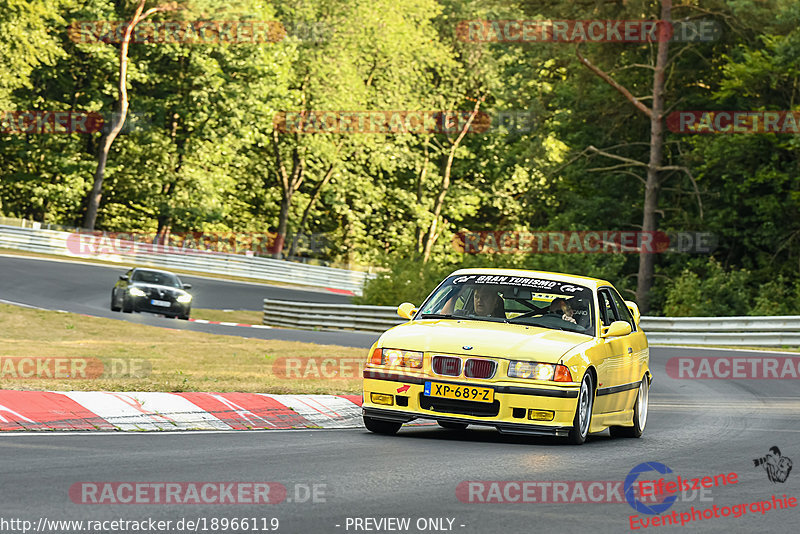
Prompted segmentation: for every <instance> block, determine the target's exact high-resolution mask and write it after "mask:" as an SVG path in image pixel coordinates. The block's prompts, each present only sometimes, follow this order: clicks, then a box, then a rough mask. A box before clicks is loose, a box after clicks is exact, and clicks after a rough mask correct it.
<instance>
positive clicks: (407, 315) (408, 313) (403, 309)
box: [397, 302, 417, 319]
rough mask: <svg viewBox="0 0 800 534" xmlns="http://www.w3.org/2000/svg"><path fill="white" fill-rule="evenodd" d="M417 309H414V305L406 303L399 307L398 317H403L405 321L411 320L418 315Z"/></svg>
mask: <svg viewBox="0 0 800 534" xmlns="http://www.w3.org/2000/svg"><path fill="white" fill-rule="evenodd" d="M416 313H417V308H415V307H414V305H413V304H411V303H410V302H404V303H402V304H401V305H400V306H398V307H397V315H399V316H400V317H402V318H403V319H411V318H412V317H414V315H416Z"/></svg>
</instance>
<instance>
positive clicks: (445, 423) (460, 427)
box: [436, 421, 468, 430]
mask: <svg viewBox="0 0 800 534" xmlns="http://www.w3.org/2000/svg"><path fill="white" fill-rule="evenodd" d="M436 422H437V423H439V426H440V427H442V428H446V429H448V430H465V429H466V428H467V426H468V424H467V423H451V422H449V421H436Z"/></svg>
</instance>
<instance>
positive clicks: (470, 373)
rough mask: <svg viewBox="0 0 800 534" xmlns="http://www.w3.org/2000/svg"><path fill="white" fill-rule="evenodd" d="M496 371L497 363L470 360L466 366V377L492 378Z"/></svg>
mask: <svg viewBox="0 0 800 534" xmlns="http://www.w3.org/2000/svg"><path fill="white" fill-rule="evenodd" d="M495 369H497V363H496V362H493V361H492V360H476V359H474V358H470V359H469V360H467V363H466V364H465V365H464V376H466V377H468V378H491V377H492V375H494V371H495Z"/></svg>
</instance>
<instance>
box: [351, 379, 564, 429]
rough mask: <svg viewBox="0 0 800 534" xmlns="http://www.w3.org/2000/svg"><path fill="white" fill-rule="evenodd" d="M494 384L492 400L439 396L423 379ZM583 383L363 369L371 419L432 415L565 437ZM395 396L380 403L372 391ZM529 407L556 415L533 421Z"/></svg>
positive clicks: (366, 411) (432, 417) (437, 418)
mask: <svg viewBox="0 0 800 534" xmlns="http://www.w3.org/2000/svg"><path fill="white" fill-rule="evenodd" d="M426 381H428V382H436V383H446V384H453V385H469V386H475V387H491V388H492V389H494V402H493V403H480V402H474V401H459V400H454V399H441V398H438V397H430V396H427V395H425V394H424V390H425V382H426ZM578 390H579V386H577V385H576V386H574V387H573V386H570V387H564V386H542V385H538V384H537V385H531V386H525V385H520V384H519V383H518V382H491V383H488V382H487V383H484V382H480V383H477V382H469V383H467V382H462V381H458V380H444V379H441V378H430V377H420V376H410V375H403V374H390V373H384V372H380V371H370V370H365V372H364V404H363V411H364V415H365V416H367V417H372V418H374V419H381V420H386V421H395V422H402V423H407V422H409V421H413V420H415V419H430V420H435V421H441V422H450V423H466V424H474V425H485V426H491V427H495V428H497V430H499V431H500V432H504V433H509V434H532V435H556V436H565V435H567V434H568V433H569V431H570V430H571V429H572V426H573V421H574V418H575V409H576V407H577V403H578ZM372 393H379V394H383V395H391V397H392V404H391V405H385V404H376V403H374V402H372V399H371V394H372ZM531 410H546V411H550V412H553V413H554V416H553V419H552V420H550V421H538V420H532V419H529V414H530V411H531Z"/></svg>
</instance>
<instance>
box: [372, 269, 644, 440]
mask: <svg viewBox="0 0 800 534" xmlns="http://www.w3.org/2000/svg"><path fill="white" fill-rule="evenodd" d="M397 313H398V314H399V315H400V316H401V317H403V318H405V319H408V322H406V323H403V324H401V325H398V326H396V327H394V328H392V329H390V330H388V331H387V332H385V333H384V334H383V335H382V336H381V337H380V339H378V341H377V342H376V343H375V344H374V345H373V346H372V348H371V349H370V352H369V356H368V361H367V364H366V366H365V368H364V404H363V410H364V425H365V426H366V427H367V429H368V430H370V431H372V432H376V433H380V434H394V433H395V432H397V431H398V430H399V429H400V427H401V426H402V425H403V423H407V422H409V421H412V420H414V419H432V420H435V421H436V422H438V423H439V425H441V426H442V427H444V428H449V429H464V428H466V427H467V425H487V426H493V427H495V428H497V430H499V431H500V432H503V433H509V434H530V435H554V436H566V437H568V439H569V441H570V442H572V443H575V444H581V443H583V442H584V441H585V440H586V436H587V435H588V434H589V433H590V432H600V431H602V430H604V429H606V428H609V429H610V432H611V435H612V436H618V437H639V436H641V435H642V432H643V431H644V427H645V423H646V422H647V407H648V393H649V388H650V383H651V382H652V375H651V373H650V368H649V360H650V355H649V348H648V345H647V338H646V337H645V335H644V332H642V330H641V328H640V327H639V309H638V308H637V306H636V304H634V303H633V302H629V301H624V300H623V299H622V297H620V295H619V293H618V292H617V290H616V289H614V287H613V286H612V285H611V284H610V283H608V282H605V281H603V280H597V279H594V278H587V277H583V276H573V275H566V274H558V273H548V272H539V271H525V270H514V269H462V270H459V271H456V272H454V273H453V274H451V275H450V276H448V277H447V278H446V279H445V280H444V281H443V282H442V283H441V284H439V286H438V287H437V288H436V289H435V290H434V291H433V293H431V294H430V296H429V297H428V298H427V299H426V300H425V302H423V303H422V305H421V306H420V307H419V308H416V307H414V305H413V304H410V303H404V304H401V305H400V307H399V308H398V309H397Z"/></svg>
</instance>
